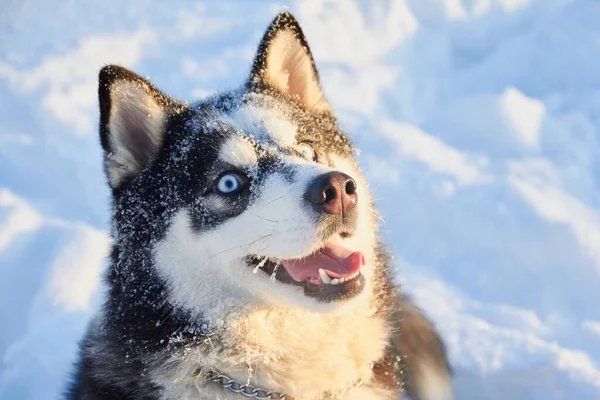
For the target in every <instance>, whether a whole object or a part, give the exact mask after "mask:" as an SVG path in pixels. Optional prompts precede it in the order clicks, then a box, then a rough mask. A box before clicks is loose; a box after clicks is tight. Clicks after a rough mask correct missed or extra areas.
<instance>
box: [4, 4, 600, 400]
mask: <svg viewBox="0 0 600 400" xmlns="http://www.w3.org/2000/svg"><path fill="white" fill-rule="evenodd" d="M289 6H290V10H291V11H292V12H293V13H294V14H296V16H297V17H298V18H299V20H300V22H301V24H302V26H303V27H304V30H305V32H306V34H307V36H308V39H309V42H310V44H311V45H312V49H313V52H314V55H315V57H316V59H317V63H318V66H319V67H320V71H321V77H322V81H323V83H324V87H325V91H326V93H327V95H328V96H329V98H330V99H331V102H332V103H333V105H334V107H335V109H336V110H337V112H338V113H339V115H340V116H341V121H342V124H343V126H344V127H345V128H346V130H347V131H349V132H350V133H351V134H352V135H353V137H354V139H355V141H356V143H357V144H358V146H359V147H360V149H361V150H362V152H361V157H360V158H361V162H362V165H363V167H364V168H365V170H366V171H367V174H368V176H369V177H370V179H371V182H372V186H373V190H374V192H375V196H376V198H377V199H378V202H379V206H380V211H381V215H382V218H383V220H384V221H385V223H384V224H383V226H382V231H383V234H384V236H385V238H386V241H387V243H388V244H389V245H390V246H391V248H392V249H393V251H394V252H395V253H396V254H397V258H396V261H397V266H398V275H397V276H398V279H399V280H400V281H401V282H403V283H404V284H405V287H406V290H407V291H409V292H410V293H412V294H413V295H414V296H415V298H416V299H417V301H418V303H419V304H420V305H421V306H422V307H423V308H424V309H425V310H426V311H427V313H428V314H429V315H430V316H431V317H432V318H433V319H434V320H435V321H436V323H437V324H438V326H439V328H440V330H441V331H442V333H443V336H444V338H445V340H446V342H447V344H448V347H449V350H450V355H451V358H452V364H453V366H454V369H455V372H456V382H457V397H458V399H490V400H496V399H497V400H500V399H502V400H505V399H517V400H524V399H527V400H529V399H540V400H541V399H544V400H546V399H576V400H579V399H600V191H599V190H598V189H599V186H600V3H599V2H598V1H596V0H537V1H535V0H397V1H391V2H388V1H381V2H380V1H366V0H365V1H362V2H359V1H350V0H339V1H316V0H315V1H300V2H298V3H293V4H290V5H289ZM281 8H282V6H281V4H276V3H269V2H262V1H255V0H252V1H243V2H242V1H218V2H217V1H215V2H210V3H209V2H193V3H191V2H186V1H173V2H171V1H169V2H164V1H150V0H132V1H123V2H117V1H113V2H107V1H99V0H94V1H87V2H72V1H61V2H56V1H52V2H51V1H43V0H37V1H17V0H9V1H8V2H4V3H3V5H2V7H0V274H1V275H0V276H1V278H0V327H1V328H0V354H1V356H2V358H1V367H0V398H1V399H29V398H32V399H53V398H57V396H59V394H60V392H61V390H62V389H63V388H64V384H65V380H66V378H67V374H68V371H69V369H70V365H71V362H72V360H73V358H74V355H75V351H76V341H77V339H78V338H79V337H80V336H81V335H82V333H83V331H84V329H85V325H86V322H87V321H88V318H89V316H90V314H91V312H92V311H93V310H94V308H95V307H97V306H98V303H99V297H100V294H101V285H100V284H99V282H100V278H99V277H100V275H101V272H102V267H103V265H104V264H103V257H104V256H105V254H106V250H107V248H108V245H109V239H108V236H107V233H106V229H107V223H106V222H107V220H108V210H107V205H108V198H109V193H108V190H107V189H106V186H105V184H104V177H103V173H102V169H101V157H100V154H101V153H100V146H99V143H98V139H97V133H96V129H95V126H96V124H97V104H96V95H95V90H96V76H97V71H98V69H99V67H100V66H101V65H103V64H106V63H119V64H122V65H125V66H128V67H131V68H133V69H135V70H136V71H137V72H139V73H141V74H143V75H147V76H150V78H151V79H152V80H153V81H154V82H155V83H156V84H157V85H158V86H159V87H161V88H163V89H165V90H166V91H168V92H169V93H171V94H173V95H175V96H178V97H179V98H182V99H194V98H199V97H202V96H205V95H206V94H208V93H211V92H212V91H214V90H218V89H224V88H231V87H233V86H234V85H237V84H238V83H239V82H241V80H242V79H243V78H244V77H245V75H246V74H247V72H248V69H249V63H250V61H251V59H252V55H253V52H254V50H255V46H256V44H257V42H258V40H259V38H260V36H261V34H262V33H263V30H264V29H265V28H266V26H267V24H268V23H269V21H270V19H271V18H272V17H273V16H274V15H275V13H276V12H277V11H279V10H280V9H281Z"/></svg>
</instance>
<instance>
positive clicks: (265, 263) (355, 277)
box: [246, 243, 365, 303]
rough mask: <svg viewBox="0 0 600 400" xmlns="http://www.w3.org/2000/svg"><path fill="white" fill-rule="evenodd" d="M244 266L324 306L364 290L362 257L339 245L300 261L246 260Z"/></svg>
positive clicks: (356, 252)
mask: <svg viewBox="0 0 600 400" xmlns="http://www.w3.org/2000/svg"><path fill="white" fill-rule="evenodd" d="M246 262H247V264H248V266H250V267H252V268H254V272H255V273H258V272H259V271H262V272H263V273H266V274H268V275H270V276H271V279H275V280H277V281H279V282H282V283H286V284H290V285H295V286H300V287H303V288H304V294H305V295H306V296H308V297H313V298H315V299H317V300H318V301H320V302H323V303H330V302H334V301H341V300H347V299H350V298H352V297H354V296H356V295H358V294H360V293H361V292H362V291H363V289H364V287H365V278H364V276H363V275H362V274H361V273H360V269H361V267H362V266H363V265H364V264H365V259H364V255H363V254H362V253H361V252H360V251H353V250H350V249H348V248H347V247H344V246H342V245H341V244H338V243H330V244H326V245H325V246H324V247H322V248H320V249H319V250H317V251H316V252H314V253H312V254H311V255H309V256H306V257H302V258H297V259H287V260H272V259H269V258H266V257H260V256H249V257H248V258H247V260H246Z"/></svg>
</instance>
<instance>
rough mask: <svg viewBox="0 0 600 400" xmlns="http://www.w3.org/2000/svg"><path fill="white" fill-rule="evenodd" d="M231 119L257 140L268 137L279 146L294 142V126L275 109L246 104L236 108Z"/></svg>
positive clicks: (286, 145) (288, 145)
mask: <svg viewBox="0 0 600 400" xmlns="http://www.w3.org/2000/svg"><path fill="white" fill-rule="evenodd" d="M232 119H233V121H234V123H235V124H236V125H237V127H239V128H240V129H242V130H244V131H246V132H248V133H250V134H252V135H253V136H254V137H255V138H256V139H257V140H263V139H266V138H269V139H271V140H272V141H274V142H275V143H276V144H277V145H279V146H281V147H290V146H294V145H295V144H296V133H297V130H296V127H295V126H294V124H292V123H291V122H290V121H289V120H287V119H285V118H284V117H283V116H282V115H281V114H280V112H278V111H276V110H273V109H268V108H263V107H257V106H250V105H248V106H244V107H240V108H239V109H238V110H236V111H235V113H234V115H233V117H232ZM265 136H266V137H265Z"/></svg>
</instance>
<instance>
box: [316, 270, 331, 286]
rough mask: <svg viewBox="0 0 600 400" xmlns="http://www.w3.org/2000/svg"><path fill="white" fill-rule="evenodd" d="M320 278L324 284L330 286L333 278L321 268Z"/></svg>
mask: <svg viewBox="0 0 600 400" xmlns="http://www.w3.org/2000/svg"><path fill="white" fill-rule="evenodd" d="M319 276H320V277H321V280H322V281H323V283H324V284H326V285H329V284H330V283H331V278H330V277H329V275H327V272H325V271H323V270H322V269H321V268H319Z"/></svg>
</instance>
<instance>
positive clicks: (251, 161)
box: [219, 136, 257, 169]
mask: <svg viewBox="0 0 600 400" xmlns="http://www.w3.org/2000/svg"><path fill="white" fill-rule="evenodd" d="M219 158H220V159H221V160H223V161H225V162H228V163H230V164H233V165H234V166H236V167H237V168H240V169H244V168H248V167H251V166H254V165H256V163H257V159H256V152H255V151H254V148H253V147H252V144H251V143H250V141H248V139H246V138H244V137H241V136H234V137H232V138H230V139H228V140H227V141H226V142H225V143H224V144H223V145H222V146H221V150H220V151H219Z"/></svg>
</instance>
